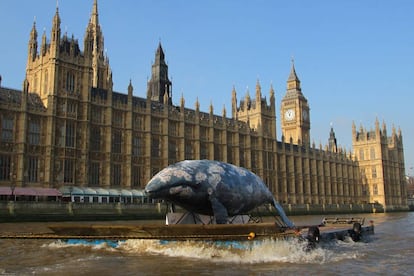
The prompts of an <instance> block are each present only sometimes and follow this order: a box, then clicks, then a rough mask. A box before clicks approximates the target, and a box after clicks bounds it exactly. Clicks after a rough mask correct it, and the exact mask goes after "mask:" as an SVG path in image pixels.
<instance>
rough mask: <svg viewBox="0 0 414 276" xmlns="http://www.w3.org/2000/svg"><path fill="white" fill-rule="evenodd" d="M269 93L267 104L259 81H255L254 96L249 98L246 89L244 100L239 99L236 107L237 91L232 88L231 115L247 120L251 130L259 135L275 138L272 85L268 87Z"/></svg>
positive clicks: (273, 92) (234, 117)
mask: <svg viewBox="0 0 414 276" xmlns="http://www.w3.org/2000/svg"><path fill="white" fill-rule="evenodd" d="M269 94H270V100H269V105H268V104H267V101H266V98H265V97H262V88H261V86H260V83H259V81H257V83H256V93H255V97H254V98H253V99H251V98H250V94H249V91H247V92H246V96H245V98H244V100H240V106H239V107H237V93H236V90H235V89H234V88H233V91H232V117H233V119H237V120H240V121H243V122H247V123H248V124H249V126H250V128H251V129H252V130H254V131H257V132H258V133H260V134H261V135H263V136H265V137H268V138H273V139H276V111H275V91H274V90H273V86H271V87H270V91H269Z"/></svg>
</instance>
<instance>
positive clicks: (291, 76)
mask: <svg viewBox="0 0 414 276" xmlns="http://www.w3.org/2000/svg"><path fill="white" fill-rule="evenodd" d="M288 81H299V78H298V76H297V74H296V70H295V60H294V59H293V58H292V67H291V69H290V74H289V78H288Z"/></svg>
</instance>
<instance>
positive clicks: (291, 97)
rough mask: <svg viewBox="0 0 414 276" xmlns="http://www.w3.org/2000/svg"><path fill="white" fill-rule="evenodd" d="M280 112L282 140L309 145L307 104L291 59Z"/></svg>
mask: <svg viewBox="0 0 414 276" xmlns="http://www.w3.org/2000/svg"><path fill="white" fill-rule="evenodd" d="M280 112H281V125H282V135H283V140H284V141H286V142H288V143H289V142H292V143H293V144H297V145H303V146H310V115H309V105H308V101H307V99H306V98H305V96H304V95H303V94H302V89H301V87H300V80H299V78H298V76H297V75H296V71H295V65H294V63H293V61H292V68H291V71H290V75H289V78H288V80H287V90H286V94H285V96H284V97H283V99H282V104H281V108H280Z"/></svg>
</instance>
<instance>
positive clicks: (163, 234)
mask: <svg viewBox="0 0 414 276" xmlns="http://www.w3.org/2000/svg"><path fill="white" fill-rule="evenodd" d="M48 228H49V229H50V230H51V232H48V233H19V234H2V235H1V236H0V238H1V239H63V240H65V239H86V240H94V239H107V240H127V239H156V240H177V241H180V240H181V241H182V240H197V241H243V240H257V239H285V238H300V237H302V238H308V239H309V240H311V239H312V240H311V241H314V242H318V241H319V240H321V241H324V240H333V239H340V240H342V239H345V238H346V237H348V236H349V237H351V238H352V239H354V238H353V237H355V234H356V235H357V237H358V240H359V238H361V237H362V236H365V235H370V234H373V233H374V225H373V223H370V225H367V226H364V225H363V223H361V222H360V220H359V221H355V220H354V219H352V220H350V219H349V218H346V219H341V220H338V219H336V220H335V221H327V220H324V221H323V222H322V223H321V224H320V225H317V226H314V225H313V226H297V227H295V228H286V227H281V226H279V225H278V224H277V223H271V222H259V223H244V224H171V225H162V224H142V225H102V224H90V225H85V224H70V225H67V224H54V225H49V226H48Z"/></svg>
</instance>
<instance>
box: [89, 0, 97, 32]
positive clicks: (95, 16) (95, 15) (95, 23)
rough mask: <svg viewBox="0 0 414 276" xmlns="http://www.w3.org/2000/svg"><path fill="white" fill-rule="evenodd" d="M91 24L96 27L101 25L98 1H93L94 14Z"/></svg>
mask: <svg viewBox="0 0 414 276" xmlns="http://www.w3.org/2000/svg"><path fill="white" fill-rule="evenodd" d="M90 21H91V23H92V24H93V25H95V26H98V25H99V17H98V0H94V1H93V6H92V14H91V19H90Z"/></svg>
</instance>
